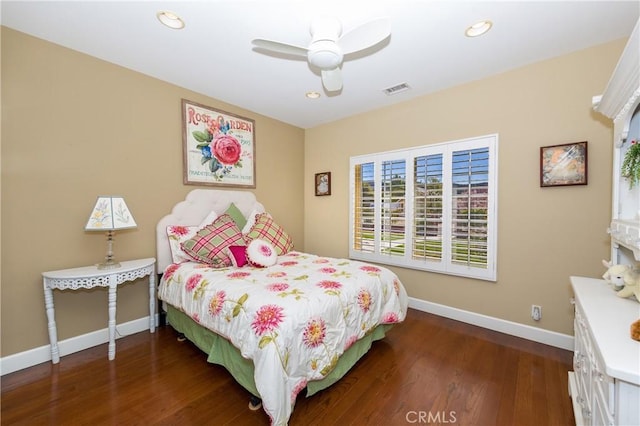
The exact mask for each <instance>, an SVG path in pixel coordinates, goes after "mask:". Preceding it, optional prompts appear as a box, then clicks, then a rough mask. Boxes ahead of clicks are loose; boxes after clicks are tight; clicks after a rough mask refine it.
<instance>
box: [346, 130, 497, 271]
mask: <svg viewBox="0 0 640 426" xmlns="http://www.w3.org/2000/svg"><path fill="white" fill-rule="evenodd" d="M475 149H486V150H487V151H488V156H489V158H488V167H487V176H488V178H487V181H486V182H487V213H486V215H487V225H486V226H487V232H486V238H487V241H486V267H479V266H473V265H471V266H470V265H462V264H459V263H455V262H453V261H452V259H451V251H452V246H453V243H452V238H451V234H452V217H451V215H452V210H453V208H452V202H453V194H452V188H453V177H452V163H453V160H452V158H453V153H454V152H460V151H471V150H475ZM430 155H436V156H437V155H442V231H441V238H442V249H441V250H442V254H441V258H440V259H439V260H433V259H415V258H413V254H414V249H413V244H414V241H413V235H414V234H415V233H416V232H418V231H417V230H416V228H415V226H414V208H415V205H414V204H415V203H414V198H415V196H414V195H413V194H414V193H415V192H414V189H415V188H414V180H415V178H414V160H415V159H416V158H418V157H423V156H430ZM391 161H404V163H405V171H404V172H405V190H404V191H405V192H404V195H405V197H404V230H403V233H404V236H405V239H404V253H403V254H400V255H399V254H397V253H396V254H393V253H391V251H390V252H389V253H383V252H382V251H381V245H382V243H383V241H382V238H381V232H382V231H381V228H382V224H381V220H382V198H381V196H382V185H381V184H382V180H381V179H382V178H381V169H382V164H383V163H384V162H391ZM368 163H373V182H374V189H373V192H374V216H373V228H374V229H373V234H374V237H373V239H374V244H373V250H372V252H371V251H363V250H361V249H358V250H356V249H355V243H356V238H355V237H356V216H355V215H356V210H355V209H356V184H357V183H358V182H357V180H356V167H357V166H362V165H364V164H368ZM349 181H350V182H349V183H350V191H349V222H350V223H349V257H350V258H351V259H355V260H362V261H367V262H375V263H381V264H386V265H394V266H400V267H405V268H410V269H417V270H424V271H431V272H437V273H443V274H449V275H456V276H463V277H468V278H476V279H482V280H487V281H497V240H498V208H497V207H498V134H491V135H485V136H478V137H473V138H468V139H460V140H454V141H449V142H442V143H436V144H431V145H424V146H419V147H413V148H406V149H400V150H394V151H386V152H379V153H372V154H364V155H358V156H353V157H350V159H349ZM359 183H360V185H362V182H359ZM358 188H361V186H358ZM407 194H410V195H411V196H408V195H407ZM469 196H470V197H471V195H469ZM358 207H359V208H360V210H362V208H363V206H362V205H360V206H358ZM469 221H470V222H471V219H470V220H469ZM361 231H362V230H361V229H360V232H361ZM407 234H408V237H407ZM360 244H361V241H360ZM360 247H362V246H360ZM369 247H370V246H369Z"/></svg>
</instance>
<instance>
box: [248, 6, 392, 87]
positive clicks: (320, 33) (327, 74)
mask: <svg viewBox="0 0 640 426" xmlns="http://www.w3.org/2000/svg"><path fill="white" fill-rule="evenodd" d="M309 32H310V33H311V43H309V46H308V47H300V46H295V45H292V44H287V43H281V42H278V41H271V40H264V39H255V40H253V45H254V46H255V47H257V48H258V50H268V51H271V52H277V53H284V54H288V55H293V56H297V57H303V58H306V59H307V61H308V62H309V64H311V65H312V66H314V67H317V68H319V69H320V71H321V75H322V84H323V85H324V88H325V89H326V90H327V91H328V92H335V91H338V90H340V89H342V62H343V60H344V56H345V55H348V54H350V53H355V52H359V51H361V50H364V49H367V48H369V47H371V46H374V45H376V44H378V43H380V42H381V41H383V40H384V39H386V38H387V37H389V35H390V34H391V24H390V21H389V19H388V18H377V19H373V20H371V21H368V22H365V23H364V24H362V25H359V26H357V27H355V28H353V29H352V30H350V31H348V32H346V33H345V34H342V24H341V23H340V21H339V20H338V19H337V18H334V17H321V18H317V19H314V20H313V22H312V23H311V28H310V29H309Z"/></svg>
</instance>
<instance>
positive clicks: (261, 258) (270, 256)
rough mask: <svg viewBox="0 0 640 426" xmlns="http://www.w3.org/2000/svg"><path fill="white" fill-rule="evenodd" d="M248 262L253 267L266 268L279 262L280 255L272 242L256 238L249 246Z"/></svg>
mask: <svg viewBox="0 0 640 426" xmlns="http://www.w3.org/2000/svg"><path fill="white" fill-rule="evenodd" d="M247 260H248V261H249V263H250V264H252V265H253V266H257V267H259V268H266V267H267V266H273V265H275V264H276V262H277V261H278V254H277V252H276V249H275V247H273V245H271V243H270V242H268V241H265V240H261V239H259V238H256V239H255V240H253V241H251V242H250V243H249V245H248V246H247Z"/></svg>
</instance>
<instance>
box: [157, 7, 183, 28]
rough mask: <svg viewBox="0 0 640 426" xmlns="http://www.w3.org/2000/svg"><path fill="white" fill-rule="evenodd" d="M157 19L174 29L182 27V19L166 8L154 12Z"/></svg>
mask: <svg viewBox="0 0 640 426" xmlns="http://www.w3.org/2000/svg"><path fill="white" fill-rule="evenodd" d="M156 16H157V17H158V20H159V21H160V22H161V23H162V24H163V25H165V26H167V27H169V28H172V29H174V30H181V29H182V28H184V21H183V20H182V18H180V17H179V16H178V15H176V14H175V13H173V12H169V11H168V10H161V11H160V12H158V13H156Z"/></svg>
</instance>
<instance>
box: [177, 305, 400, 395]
mask: <svg viewBox="0 0 640 426" xmlns="http://www.w3.org/2000/svg"><path fill="white" fill-rule="evenodd" d="M165 306H166V310H167V321H168V323H169V324H170V325H171V326H172V327H173V328H174V329H175V330H176V331H178V332H179V333H182V334H184V335H185V336H186V338H187V339H189V340H190V341H191V342H193V343H194V344H195V345H196V346H197V347H198V348H199V349H200V350H201V351H203V352H204V353H206V354H207V356H208V358H207V362H210V363H212V364H218V365H221V366H223V367H224V368H226V369H227V370H228V371H229V373H231V375H232V376H233V378H234V379H235V380H236V382H238V383H239V384H240V385H241V386H242V387H243V388H245V389H246V390H247V391H248V392H249V393H251V394H252V395H254V396H256V397H258V398H260V394H259V393H258V390H257V389H256V384H255V381H254V379H253V362H252V361H251V360H250V359H246V358H243V357H242V356H241V355H240V351H239V350H238V349H237V348H236V347H235V346H233V345H232V344H231V343H230V342H229V341H228V340H227V339H225V338H223V337H221V336H219V335H217V334H216V333H214V332H213V331H211V330H208V329H206V328H204V327H202V326H201V325H199V324H197V323H196V322H195V321H193V320H192V319H191V318H190V317H189V316H188V315H186V314H184V313H183V312H181V311H180V310H178V309H176V308H174V307H173V306H171V305H168V304H165ZM392 326H393V324H383V325H379V326H378V327H376V328H375V329H374V330H373V331H372V332H371V333H369V334H367V335H366V336H364V337H363V338H362V339H360V340H358V341H357V342H355V343H354V344H353V345H352V346H351V347H350V348H349V349H347V351H346V352H345V353H344V354H342V356H341V357H340V359H339V361H338V363H337V365H336V367H335V368H334V369H333V370H332V371H331V372H330V373H329V374H327V375H326V376H325V377H324V378H323V379H322V380H314V381H310V382H309V383H308V384H307V396H308V397H309V396H311V395H313V394H315V393H317V392H319V391H321V390H323V389H326V388H328V387H329V386H331V385H332V384H334V383H336V382H337V381H338V380H340V379H341V378H342V377H343V376H344V375H345V374H347V372H348V371H349V370H350V369H351V367H353V366H354V365H355V364H356V362H358V360H359V359H360V358H362V357H363V356H364V355H365V354H366V353H367V352H368V351H369V349H370V348H371V344H372V343H373V342H374V341H376V340H381V339H383V338H384V337H385V335H386V333H387V331H388V330H389V329H390V328H391V327H392Z"/></svg>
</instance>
